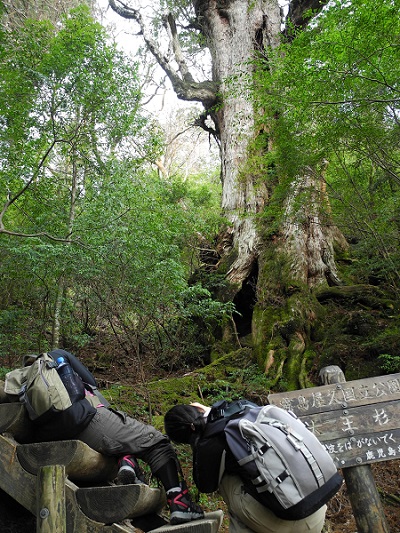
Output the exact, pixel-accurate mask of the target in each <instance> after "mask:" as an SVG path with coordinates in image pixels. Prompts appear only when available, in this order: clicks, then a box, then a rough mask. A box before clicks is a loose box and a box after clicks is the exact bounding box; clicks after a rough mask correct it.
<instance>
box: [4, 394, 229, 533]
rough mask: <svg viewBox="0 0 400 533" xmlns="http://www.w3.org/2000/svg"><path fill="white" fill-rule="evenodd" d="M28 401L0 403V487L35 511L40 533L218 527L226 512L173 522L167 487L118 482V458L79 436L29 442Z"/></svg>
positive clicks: (205, 532)
mask: <svg viewBox="0 0 400 533" xmlns="http://www.w3.org/2000/svg"><path fill="white" fill-rule="evenodd" d="M29 431H30V422H29V419H28V418H27V416H26V414H25V409H24V407H23V405H20V404H18V403H0V488H1V489H2V490H3V491H5V492H6V493H7V494H9V495H10V496H11V497H12V498H14V499H15V500H16V501H17V502H18V503H19V504H21V505H22V506H23V507H25V508H26V509H28V510H29V511H30V512H31V513H32V514H33V515H35V516H36V531H37V533H89V532H90V533H114V532H115V533H117V532H120V533H122V532H126V533H128V532H130V533H132V532H134V531H135V528H139V529H141V530H142V531H144V532H145V533H147V532H150V531H151V532H153V533H155V532H157V531H158V529H159V528H162V529H161V530H160V533H161V532H162V533H171V532H172V531H176V530H179V533H217V531H218V529H219V527H220V526H221V523H222V518H223V512H222V511H215V512H212V513H206V515H205V518H204V519H203V520H196V521H193V522H188V523H187V524H182V525H179V526H171V525H170V524H169V522H168V521H167V520H166V519H165V518H164V517H163V516H162V510H163V508H164V507H165V504H166V499H165V494H164V491H163V490H162V489H160V488H153V487H150V486H148V485H145V484H138V485H115V484H113V483H112V480H113V479H114V478H115V476H116V474H117V465H116V459H113V458H111V457H106V456H103V455H101V454H100V453H98V452H96V451H94V450H92V449H91V448H90V447H89V446H87V445H86V444H84V443H83V442H80V441H78V440H68V441H58V442H40V443H38V442H36V443H29Z"/></svg>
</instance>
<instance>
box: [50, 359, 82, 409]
mask: <svg viewBox="0 0 400 533" xmlns="http://www.w3.org/2000/svg"><path fill="white" fill-rule="evenodd" d="M57 364H58V367H57V372H58V373H59V375H60V378H61V381H62V382H63V383H64V385H65V388H66V389H67V391H68V394H69V397H70V399H71V402H72V403H74V402H76V401H78V400H82V398H84V397H85V386H84V385H83V381H82V380H81V378H80V377H79V376H78V375H77V374H76V373H75V372H74V370H73V368H72V366H71V365H70V364H69V362H68V361H67V360H66V359H65V358H64V357H59V358H58V359H57Z"/></svg>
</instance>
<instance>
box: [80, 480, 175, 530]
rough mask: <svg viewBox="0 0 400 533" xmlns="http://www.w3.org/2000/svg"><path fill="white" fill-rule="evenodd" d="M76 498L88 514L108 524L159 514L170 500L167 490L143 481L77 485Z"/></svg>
mask: <svg viewBox="0 0 400 533" xmlns="http://www.w3.org/2000/svg"><path fill="white" fill-rule="evenodd" d="M76 500H77V502H78V504H79V505H80V507H81V508H82V511H83V512H84V513H85V515H86V516H88V517H89V518H91V519H92V520H96V521H98V522H104V523H106V524H108V523H111V522H120V521H121V520H124V519H125V518H134V517H137V516H142V515H145V514H150V513H155V514H156V513H158V512H160V511H161V510H162V508H163V507H165V505H166V503H167V502H166V498H165V496H164V491H161V490H160V489H158V488H153V487H149V486H148V485H144V484H140V485H112V486H108V487H107V486H105V487H90V488H77V490H76Z"/></svg>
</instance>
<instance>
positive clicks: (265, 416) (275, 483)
mask: <svg viewBox="0 0 400 533" xmlns="http://www.w3.org/2000/svg"><path fill="white" fill-rule="evenodd" d="M224 432H225V437H226V442H227V444H228V447H229V449H230V451H231V452H232V454H233V456H234V457H235V459H236V461H237V462H238V464H239V465H240V466H241V474H242V475H241V477H242V478H243V479H244V481H245V484H246V485H247V486H248V487H249V492H250V494H254V497H255V498H256V499H257V500H258V501H259V502H260V503H263V504H264V505H265V506H266V507H268V508H269V509H271V510H272V511H273V512H274V513H275V514H276V515H277V516H279V517H280V518H283V519H286V520H298V519H301V518H305V517H307V516H309V515H310V514H312V513H313V512H315V511H316V510H317V509H319V508H320V507H322V505H324V504H325V503H326V502H327V501H328V500H329V499H330V498H331V497H332V496H333V495H334V494H335V493H336V492H337V491H338V490H339V488H340V487H341V485H342V483H343V479H342V477H341V476H340V475H339V473H338V471H337V468H336V466H335V464H334V462H333V460H332V458H331V456H330V455H329V453H328V452H327V451H326V449H325V448H324V446H323V445H322V444H321V443H320V442H319V440H318V439H317V438H316V437H315V435H314V434H313V433H312V432H311V431H309V430H308V429H307V427H306V426H305V425H304V424H303V422H302V421H301V420H299V419H298V418H297V417H296V416H295V415H294V414H292V413H290V412H288V411H285V410H283V409H281V408H279V407H276V406H274V405H266V406H264V407H255V408H251V409H248V410H246V411H245V412H244V413H243V414H242V415H240V417H237V416H236V417H233V418H232V419H227V420H226V424H225V428H224Z"/></svg>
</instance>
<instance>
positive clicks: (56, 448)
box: [17, 440, 118, 483]
mask: <svg viewBox="0 0 400 533" xmlns="http://www.w3.org/2000/svg"><path fill="white" fill-rule="evenodd" d="M17 454H18V459H19V462H20V463H21V465H22V466H23V468H25V470H26V471H27V472H30V473H31V474H37V472H38V470H39V468H40V467H42V466H48V465H64V466H65V473H66V474H67V476H68V477H69V478H70V479H71V480H72V481H76V482H80V481H84V482H86V483H88V482H91V483H98V482H106V481H112V480H113V479H115V477H116V475H117V472H118V467H117V459H116V458H114V457H107V456H105V455H102V454H100V453H98V452H96V451H94V450H93V449H92V448H90V447H89V446H88V445H87V444H85V443H84V442H81V441H79V440H66V441H55V442H38V443H33V444H20V445H19V446H18V447H17Z"/></svg>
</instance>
